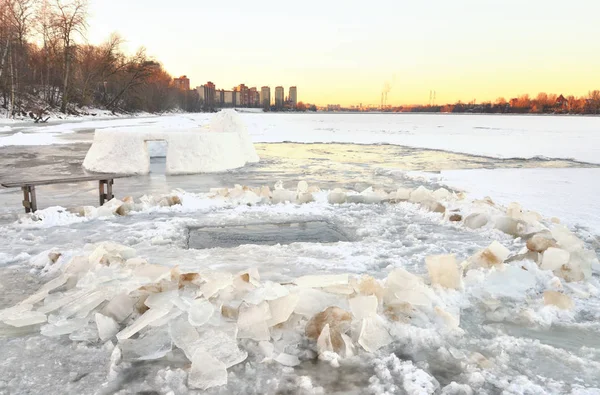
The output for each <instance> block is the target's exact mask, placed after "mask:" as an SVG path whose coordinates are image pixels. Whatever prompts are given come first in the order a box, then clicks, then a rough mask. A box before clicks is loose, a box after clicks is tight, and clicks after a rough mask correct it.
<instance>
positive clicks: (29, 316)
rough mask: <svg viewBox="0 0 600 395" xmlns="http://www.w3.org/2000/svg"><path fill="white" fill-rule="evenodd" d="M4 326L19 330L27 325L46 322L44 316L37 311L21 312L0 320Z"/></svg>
mask: <svg viewBox="0 0 600 395" xmlns="http://www.w3.org/2000/svg"><path fill="white" fill-rule="evenodd" d="M2 321H4V323H5V324H8V325H10V326H14V327H16V328H21V327H24V326H29V325H36V324H42V323H44V322H46V314H43V313H40V312H37V311H23V312H21V313H16V314H14V315H9V316H6V317H4V318H2Z"/></svg>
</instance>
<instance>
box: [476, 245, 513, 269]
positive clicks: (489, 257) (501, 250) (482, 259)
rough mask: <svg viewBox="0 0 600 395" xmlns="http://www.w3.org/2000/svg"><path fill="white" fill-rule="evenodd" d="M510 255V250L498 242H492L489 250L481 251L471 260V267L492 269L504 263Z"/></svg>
mask: <svg viewBox="0 0 600 395" xmlns="http://www.w3.org/2000/svg"><path fill="white" fill-rule="evenodd" d="M509 255H510V250H509V249H508V248H506V247H504V246H503V245H502V244H500V243H498V242H497V241H494V242H492V244H490V245H489V246H488V247H487V248H485V249H483V250H481V251H479V252H478V253H476V254H475V255H473V256H472V257H470V258H469V265H470V266H472V267H475V268H477V267H482V268H487V269H490V268H492V267H493V266H499V265H502V264H503V263H504V261H505V260H506V258H508V256H509Z"/></svg>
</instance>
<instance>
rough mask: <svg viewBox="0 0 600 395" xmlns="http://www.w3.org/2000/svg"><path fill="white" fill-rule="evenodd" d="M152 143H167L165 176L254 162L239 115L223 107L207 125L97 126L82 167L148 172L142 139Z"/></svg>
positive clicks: (232, 167)
mask: <svg viewBox="0 0 600 395" xmlns="http://www.w3.org/2000/svg"><path fill="white" fill-rule="evenodd" d="M153 141H165V142H166V145H167V147H168V148H167V153H166V157H167V165H166V171H167V173H168V174H192V173H210V172H219V171H224V170H228V169H234V168H238V167H242V166H244V165H245V164H246V163H254V162H258V160H259V158H258V155H257V154H256V151H255V150H254V146H253V145H252V141H251V140H250V137H249V136H248V132H247V130H246V128H245V125H244V123H243V121H242V120H241V119H240V118H239V115H237V113H236V112H235V111H233V110H223V111H221V112H219V113H218V114H217V115H215V116H214V118H213V120H212V122H211V124H210V127H208V128H206V127H199V126H196V127H192V128H185V129H183V128H170V127H158V126H137V127H133V126H132V127H125V128H110V129H102V130H97V131H96V133H95V136H94V142H93V144H92V146H91V148H90V150H89V151H88V154H87V155H86V157H85V160H84V162H83V167H84V168H85V169H86V170H89V171H93V172H99V173H117V174H146V173H148V172H149V171H150V153H149V151H148V145H147V143H148V142H153ZM154 154H155V155H156V153H154Z"/></svg>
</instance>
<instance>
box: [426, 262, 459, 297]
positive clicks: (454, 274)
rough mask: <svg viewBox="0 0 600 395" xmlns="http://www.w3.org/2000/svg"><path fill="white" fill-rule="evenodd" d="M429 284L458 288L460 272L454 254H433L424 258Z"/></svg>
mask: <svg viewBox="0 0 600 395" xmlns="http://www.w3.org/2000/svg"><path fill="white" fill-rule="evenodd" d="M425 263H426V265H427V271H428V272H429V278H430V279H431V284H438V285H441V286H442V287H445V288H450V289H459V288H460V286H461V277H462V276H461V272H460V269H459V266H458V264H457V263H456V257H455V256H454V255H435V256H428V257H427V258H425Z"/></svg>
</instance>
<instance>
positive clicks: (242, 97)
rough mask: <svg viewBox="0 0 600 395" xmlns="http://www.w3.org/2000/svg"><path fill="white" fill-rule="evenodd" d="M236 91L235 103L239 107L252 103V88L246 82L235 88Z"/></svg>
mask: <svg viewBox="0 0 600 395" xmlns="http://www.w3.org/2000/svg"><path fill="white" fill-rule="evenodd" d="M233 90H234V91H235V105H236V106H238V107H247V106H248V105H249V103H250V89H248V87H247V86H246V85H244V84H240V85H238V86H236V87H235V88H233Z"/></svg>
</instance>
